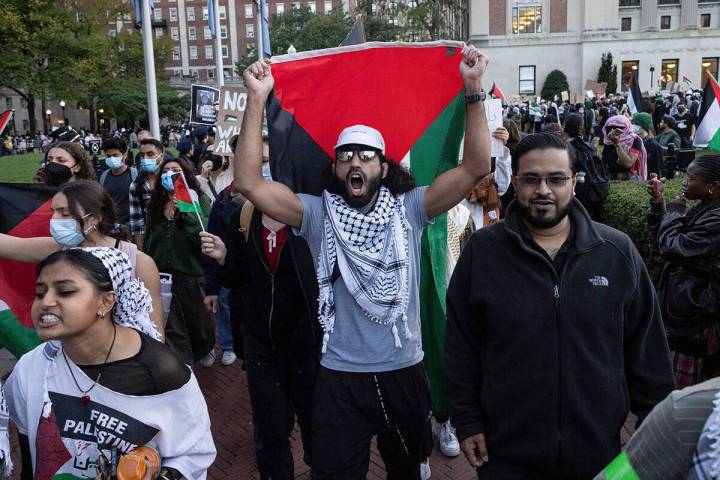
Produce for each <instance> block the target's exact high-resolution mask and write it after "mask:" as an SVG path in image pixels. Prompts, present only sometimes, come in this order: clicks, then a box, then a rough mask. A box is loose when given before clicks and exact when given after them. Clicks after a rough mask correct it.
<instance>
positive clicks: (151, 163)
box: [140, 158, 160, 173]
mask: <svg viewBox="0 0 720 480" xmlns="http://www.w3.org/2000/svg"><path fill="white" fill-rule="evenodd" d="M140 165H141V166H142V169H143V170H145V171H146V172H148V173H155V172H157V169H158V167H159V166H160V165H158V163H157V160H155V159H154V158H143V159H141V160H140Z"/></svg>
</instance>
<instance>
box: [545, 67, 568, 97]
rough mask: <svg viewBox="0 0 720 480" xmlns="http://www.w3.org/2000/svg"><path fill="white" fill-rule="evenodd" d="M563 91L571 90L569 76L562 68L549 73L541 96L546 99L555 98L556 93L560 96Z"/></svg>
mask: <svg viewBox="0 0 720 480" xmlns="http://www.w3.org/2000/svg"><path fill="white" fill-rule="evenodd" d="M563 91H566V92H569V91H570V86H569V85H568V81H567V77H566V76H565V74H564V73H563V72H561V71H560V70H553V71H552V72H550V73H548V76H547V78H545V84H544V85H543V88H542V91H541V92H540V96H541V97H542V98H544V99H545V100H553V99H554V98H555V95H557V96H560V93H561V92H563Z"/></svg>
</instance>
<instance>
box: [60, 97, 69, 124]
mask: <svg viewBox="0 0 720 480" xmlns="http://www.w3.org/2000/svg"><path fill="white" fill-rule="evenodd" d="M60 108H62V117H63V125H67V123H68V121H67V117H66V116H65V100H60Z"/></svg>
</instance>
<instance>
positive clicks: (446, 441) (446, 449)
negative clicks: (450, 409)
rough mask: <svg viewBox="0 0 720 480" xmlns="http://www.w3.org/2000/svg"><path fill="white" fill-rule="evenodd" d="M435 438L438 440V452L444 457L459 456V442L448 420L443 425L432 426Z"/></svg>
mask: <svg viewBox="0 0 720 480" xmlns="http://www.w3.org/2000/svg"><path fill="white" fill-rule="evenodd" d="M433 426H434V427H435V428H434V429H433V430H434V432H433V433H435V436H436V437H437V439H438V445H439V446H440V451H441V452H442V453H443V455H445V456H446V457H457V456H458V455H460V442H458V439H457V436H456V435H455V429H454V428H453V427H452V425H450V420H448V421H447V422H445V423H435V424H434V425H433Z"/></svg>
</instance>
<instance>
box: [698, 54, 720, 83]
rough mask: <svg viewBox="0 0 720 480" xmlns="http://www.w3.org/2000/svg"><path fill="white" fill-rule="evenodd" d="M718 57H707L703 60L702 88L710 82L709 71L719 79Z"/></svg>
mask: <svg viewBox="0 0 720 480" xmlns="http://www.w3.org/2000/svg"><path fill="white" fill-rule="evenodd" d="M718 60H719V59H718V57H706V58H703V59H702V65H701V68H700V86H701V87H702V88H705V84H706V83H707V80H708V71H710V74H711V75H712V76H713V77H715V78H717V76H718Z"/></svg>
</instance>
